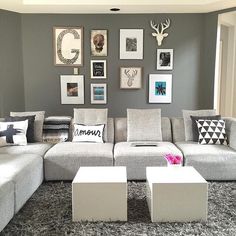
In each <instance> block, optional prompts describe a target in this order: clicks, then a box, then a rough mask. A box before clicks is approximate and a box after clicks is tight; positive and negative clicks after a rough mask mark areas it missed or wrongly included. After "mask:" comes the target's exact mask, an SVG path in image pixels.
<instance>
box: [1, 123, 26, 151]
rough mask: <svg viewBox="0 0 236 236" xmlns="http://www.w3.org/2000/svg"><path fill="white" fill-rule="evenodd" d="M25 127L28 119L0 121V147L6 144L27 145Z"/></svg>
mask: <svg viewBox="0 0 236 236" xmlns="http://www.w3.org/2000/svg"><path fill="white" fill-rule="evenodd" d="M27 128H28V120H24V121H15V122H0V147H1V146H8V145H27V138H26V132H27Z"/></svg>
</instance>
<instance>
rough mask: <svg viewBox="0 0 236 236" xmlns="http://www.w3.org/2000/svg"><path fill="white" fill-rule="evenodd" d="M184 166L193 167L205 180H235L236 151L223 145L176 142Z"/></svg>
mask: <svg viewBox="0 0 236 236" xmlns="http://www.w3.org/2000/svg"><path fill="white" fill-rule="evenodd" d="M176 145H177V147H178V148H179V149H180V150H181V151H182V152H183V155H184V162H185V165H186V166H193V167H194V168H195V169H196V170H197V171H198V172H199V173H200V174H201V175H202V176H203V177H204V178H205V179H207V180H236V151H235V150H234V149H232V148H230V147H228V146H225V145H201V144H198V143H196V142H191V141H189V142H177V143H176Z"/></svg>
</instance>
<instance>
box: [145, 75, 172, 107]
mask: <svg viewBox="0 0 236 236" xmlns="http://www.w3.org/2000/svg"><path fill="white" fill-rule="evenodd" d="M171 102H172V75H171V74H150V75H149V103H171Z"/></svg>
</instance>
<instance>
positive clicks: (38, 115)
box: [10, 111, 45, 142]
mask: <svg viewBox="0 0 236 236" xmlns="http://www.w3.org/2000/svg"><path fill="white" fill-rule="evenodd" d="M10 116H35V121H34V141H35V142H42V141H43V122H44V116H45V111H27V112H10Z"/></svg>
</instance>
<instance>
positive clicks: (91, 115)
mask: <svg viewBox="0 0 236 236" xmlns="http://www.w3.org/2000/svg"><path fill="white" fill-rule="evenodd" d="M107 117H108V110H107V109H78V108H75V109H74V124H83V125H100V124H104V125H105V130H104V141H105V142H107Z"/></svg>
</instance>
